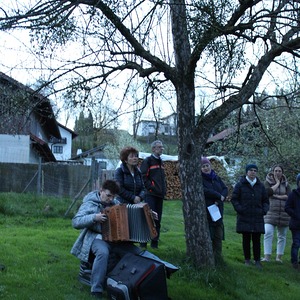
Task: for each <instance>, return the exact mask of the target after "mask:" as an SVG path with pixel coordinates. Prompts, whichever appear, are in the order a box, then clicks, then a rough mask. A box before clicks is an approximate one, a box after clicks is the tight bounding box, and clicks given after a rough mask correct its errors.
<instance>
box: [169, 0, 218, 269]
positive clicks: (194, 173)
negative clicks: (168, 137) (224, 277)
mask: <svg viewBox="0 0 300 300" xmlns="http://www.w3.org/2000/svg"><path fill="white" fill-rule="evenodd" d="M170 7H171V18H172V35H173V43H174V49H175V63H176V76H175V77H176V79H175V80H174V81H173V84H174V85H175V88H176V97H177V113H178V114H177V115H178V154H179V167H180V172H179V173H180V181H181V189H182V199H183V215H184V224H185V236H186V247H187V248H186V251H187V256H188V257H189V258H190V259H191V261H192V263H194V265H195V266H197V267H201V266H203V267H211V266H214V256H213V252H212V244H211V239H210V235H209V230H208V222H207V216H206V205H205V200H204V195H203V186H202V176H201V169H200V164H201V153H202V150H203V145H205V140H206V138H207V136H206V134H202V135H201V136H202V138H203V139H204V140H199V139H198V140H196V139H195V136H194V133H195V131H196V128H195V126H196V125H195V104H194V103H195V86H194V80H195V73H194V70H191V69H190V70H188V69H187V66H188V65H189V60H190V58H191V48H190V43H189V36H188V30H187V24H186V20H187V18H186V10H185V2H184V0H170ZM207 135H208V134H207ZM202 138H201V139H202Z"/></svg>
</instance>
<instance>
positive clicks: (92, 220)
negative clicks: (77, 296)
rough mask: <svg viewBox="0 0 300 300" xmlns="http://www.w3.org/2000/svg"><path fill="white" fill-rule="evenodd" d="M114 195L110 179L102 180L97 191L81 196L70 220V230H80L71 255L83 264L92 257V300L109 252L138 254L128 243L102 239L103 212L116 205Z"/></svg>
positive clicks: (98, 294) (101, 286)
mask: <svg viewBox="0 0 300 300" xmlns="http://www.w3.org/2000/svg"><path fill="white" fill-rule="evenodd" d="M118 192H119V186H118V184H117V183H116V182H115V181H114V180H106V181H105V182H104V183H103V184H102V187H101V190H100V192H99V191H93V192H90V193H89V194H87V195H86V196H85V197H84V199H83V203H82V205H81V206H80V208H79V210H78V212H77V213H76V215H75V216H74V218H73V220H72V225H73V227H74V228H76V229H81V233H80V235H79V237H78V238H77V240H76V242H75V243H74V245H73V247H72V250H71V253H72V254H73V255H75V256H76V257H78V258H79V259H80V260H81V261H83V262H89V256H90V254H92V255H93V256H94V257H95V258H94V261H93V265H92V272H91V280H90V283H91V295H92V296H94V297H96V298H101V297H102V293H103V290H104V283H105V276H106V273H107V266H108V259H109V254H110V252H114V253H117V254H118V255H120V256H121V257H122V256H123V255H125V254H126V253H128V252H131V253H134V254H138V253H139V252H140V251H141V249H140V248H138V247H136V246H135V245H133V243H131V242H122V243H110V242H106V241H104V240H102V235H101V232H102V223H103V222H105V221H106V219H107V217H106V215H105V214H104V213H103V210H104V209H105V208H106V207H108V206H113V205H115V204H118V203H119V201H117V200H115V195H116V194H118Z"/></svg>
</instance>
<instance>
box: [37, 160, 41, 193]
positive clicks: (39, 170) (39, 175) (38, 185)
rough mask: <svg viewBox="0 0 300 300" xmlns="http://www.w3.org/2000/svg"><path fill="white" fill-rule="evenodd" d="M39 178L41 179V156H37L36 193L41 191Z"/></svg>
mask: <svg viewBox="0 0 300 300" xmlns="http://www.w3.org/2000/svg"><path fill="white" fill-rule="evenodd" d="M41 180H42V158H41V157H40V158H39V167H38V176H37V194H38V195H39V194H40V192H41Z"/></svg>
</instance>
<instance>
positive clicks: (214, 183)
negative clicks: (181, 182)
mask: <svg viewBox="0 0 300 300" xmlns="http://www.w3.org/2000/svg"><path fill="white" fill-rule="evenodd" d="M201 172H202V180H203V190H204V197H205V202H206V207H209V206H211V205H214V204H215V205H216V206H217V207H218V208H219V211H220V215H221V218H220V219H218V220H215V221H214V220H213V219H212V217H211V215H210V214H209V213H208V212H207V219H208V226H209V231H210V237H211V240H212V246H213V252H214V257H215V262H216V263H217V264H218V263H222V240H223V239H224V224H223V211H224V200H225V199H226V197H227V195H228V188H227V186H226V185H225V184H224V182H223V181H222V179H221V178H220V177H219V176H218V175H217V174H216V173H215V171H214V170H213V169H212V168H211V163H210V161H209V160H208V158H206V157H202V159H201Z"/></svg>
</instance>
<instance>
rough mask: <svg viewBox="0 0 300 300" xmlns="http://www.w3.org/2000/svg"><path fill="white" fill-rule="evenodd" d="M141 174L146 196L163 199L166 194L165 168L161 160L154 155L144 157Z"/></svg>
mask: <svg viewBox="0 0 300 300" xmlns="http://www.w3.org/2000/svg"><path fill="white" fill-rule="evenodd" d="M141 172H142V175H143V180H144V184H145V188H146V190H147V194H149V195H153V196H155V197H159V198H164V197H165V195H166V192H167V183H166V175H165V167H164V164H163V161H162V160H161V158H156V157H155V156H154V155H151V156H148V157H146V158H145V159H144V160H143V162H142V165H141Z"/></svg>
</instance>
